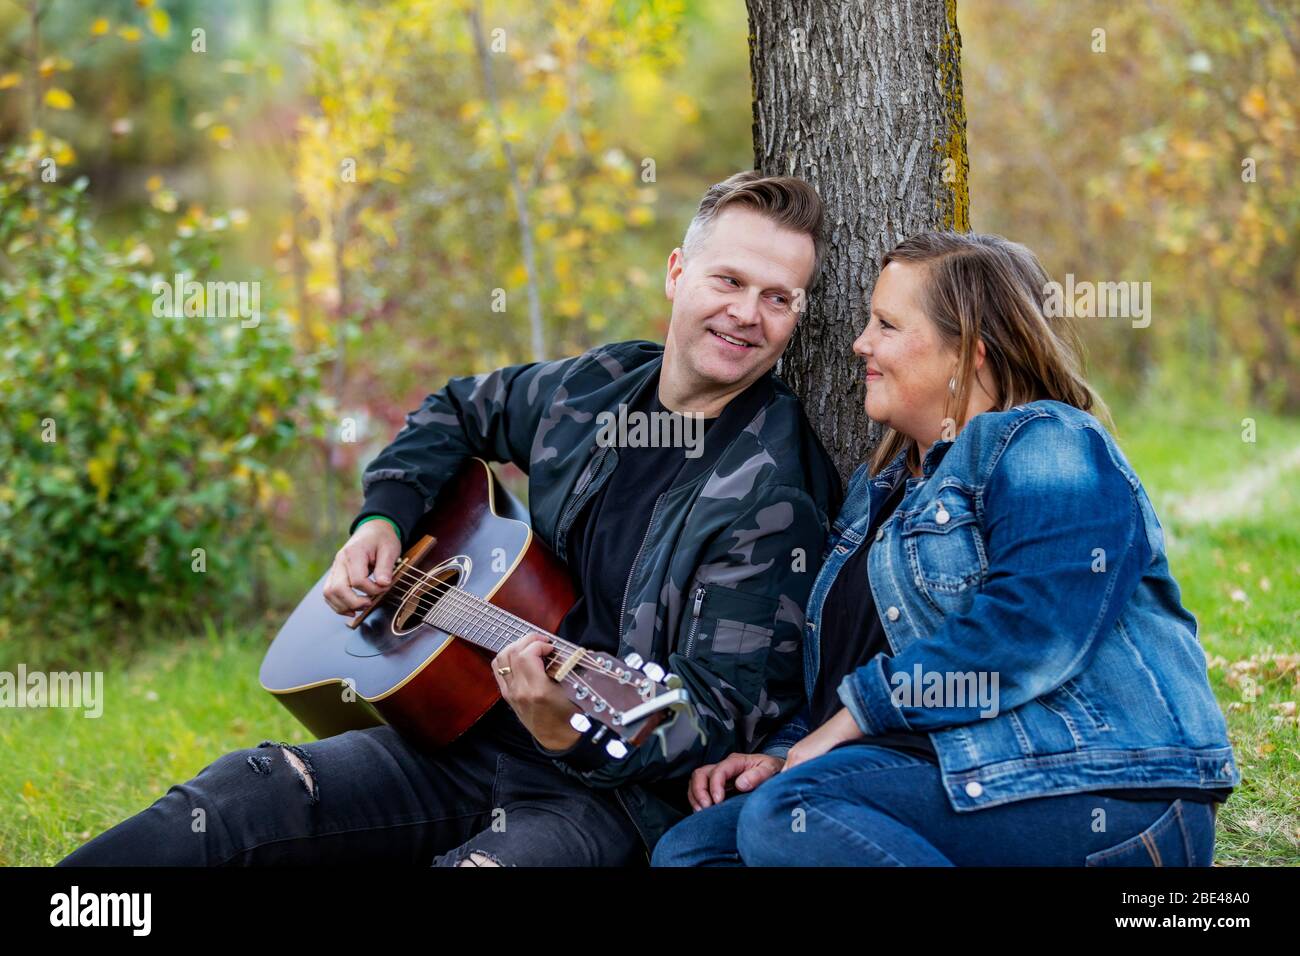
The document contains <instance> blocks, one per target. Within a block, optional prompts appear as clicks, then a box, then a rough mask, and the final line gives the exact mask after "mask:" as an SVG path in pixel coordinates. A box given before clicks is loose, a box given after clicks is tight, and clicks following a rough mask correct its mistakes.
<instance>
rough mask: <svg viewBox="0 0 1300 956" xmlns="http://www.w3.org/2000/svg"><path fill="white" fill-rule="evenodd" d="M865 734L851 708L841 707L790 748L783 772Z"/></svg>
mask: <svg viewBox="0 0 1300 956" xmlns="http://www.w3.org/2000/svg"><path fill="white" fill-rule="evenodd" d="M863 736H865V734H863V733H862V728H861V727H859V726H858V722H857V721H856V720H854V719H853V715H852V714H851V713H849V709H848V708H847V707H841V708H840V709H839V711H837V712H836V714H835V716H834V717H832V718H831V719H830V720H828V721H826V723H824V724H822V725H821V726H820V727H818V728H817V729H816V730H814V731H813V732H812V733H810V734H809V735H808V736H807V737H805V738H804V739H803V740H801V741H799V742H798V743H797V744H795V745H794V746H793V747H791V748H790V752H789V753H788V754H786V757H785V766H784V767H782V768H781V772H782V773H784V772H785V771H787V770H789V769H790V768H792V767H797V766H799V764H801V763H806V762H807V761H809V760H812V759H813V758H814V757H820V756H821V755H822V754H824V753H826V752H827V751H829V750H831V749H832V748H834V747H835V746H837V745H838V744H842V743H844V741H846V740H857V739H858V738H859V737H863Z"/></svg>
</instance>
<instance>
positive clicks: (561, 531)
mask: <svg viewBox="0 0 1300 956" xmlns="http://www.w3.org/2000/svg"><path fill="white" fill-rule="evenodd" d="M610 447H611V446H609V445H606V446H605V448H603V449H602V450H601V452H600V454H599V455H598V456H597V457H596V458H595V459H594V461H593V463H592V465H591V470H590V471H589V472H588V473H587V479H586V480H585V481H584V482H583V483H582V484H581V485H579V486H578V487H577V488H575V489H574V491H573V498H572V499H571V500H570V501H569V506H568V507H567V508H565V509H564V513H563V514H561V515H560V521H559V524H557V525H556V527H555V547H554V548H552V549H551V550H553V551H554V552H555V553H556V555H557V556H558V557H559V558H560V560H564V559H565V557H566V555H565V551H566V550H567V549H566V548H565V547H564V537H565V535H566V534H567V533H568V530H569V525H571V524H573V519H574V517H575V516H576V515H577V513H578V511H579V510H580V509H581V508H582V505H583V504H584V503H585V499H583V497H582V493H583V492H584V491H586V490H587V487H588V486H589V485H590V484H591V483H592V482H593V481H595V480H596V476H597V475H599V474H600V469H601V467H602V466H603V465H604V464H605V457H606V456H607V455H608V454H609V449H610Z"/></svg>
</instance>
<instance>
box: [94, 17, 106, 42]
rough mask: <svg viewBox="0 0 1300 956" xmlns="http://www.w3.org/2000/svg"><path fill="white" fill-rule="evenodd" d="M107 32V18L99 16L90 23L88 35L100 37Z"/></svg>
mask: <svg viewBox="0 0 1300 956" xmlns="http://www.w3.org/2000/svg"><path fill="white" fill-rule="evenodd" d="M107 32H108V18H107V17H99V18H98V19H96V20H95V22H94V23H92V24H91V25H90V35H91V36H93V37H102V36H103V35H104V34H105V33H107Z"/></svg>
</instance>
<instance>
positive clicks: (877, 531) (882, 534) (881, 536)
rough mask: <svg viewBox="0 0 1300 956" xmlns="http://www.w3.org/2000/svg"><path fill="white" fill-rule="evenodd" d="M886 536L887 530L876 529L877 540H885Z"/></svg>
mask: <svg viewBox="0 0 1300 956" xmlns="http://www.w3.org/2000/svg"><path fill="white" fill-rule="evenodd" d="M884 536H885V529H884V528H883V527H880V528H877V529H876V540H877V541H879V540H880V539H881V538H883V537H884Z"/></svg>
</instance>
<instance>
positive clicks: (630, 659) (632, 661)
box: [623, 651, 645, 670]
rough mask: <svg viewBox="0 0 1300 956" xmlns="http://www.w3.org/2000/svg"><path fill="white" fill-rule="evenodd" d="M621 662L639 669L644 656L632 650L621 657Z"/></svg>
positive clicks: (643, 661)
mask: <svg viewBox="0 0 1300 956" xmlns="http://www.w3.org/2000/svg"><path fill="white" fill-rule="evenodd" d="M623 663H625V664H627V666H628V667H630V668H632V669H633V670H640V669H641V665H642V664H644V663H645V658H644V657H642V656H641V655H640V654H638V653H636V652H635V651H633V652H632V653H631V654H629V655H627V657H625V658H623Z"/></svg>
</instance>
